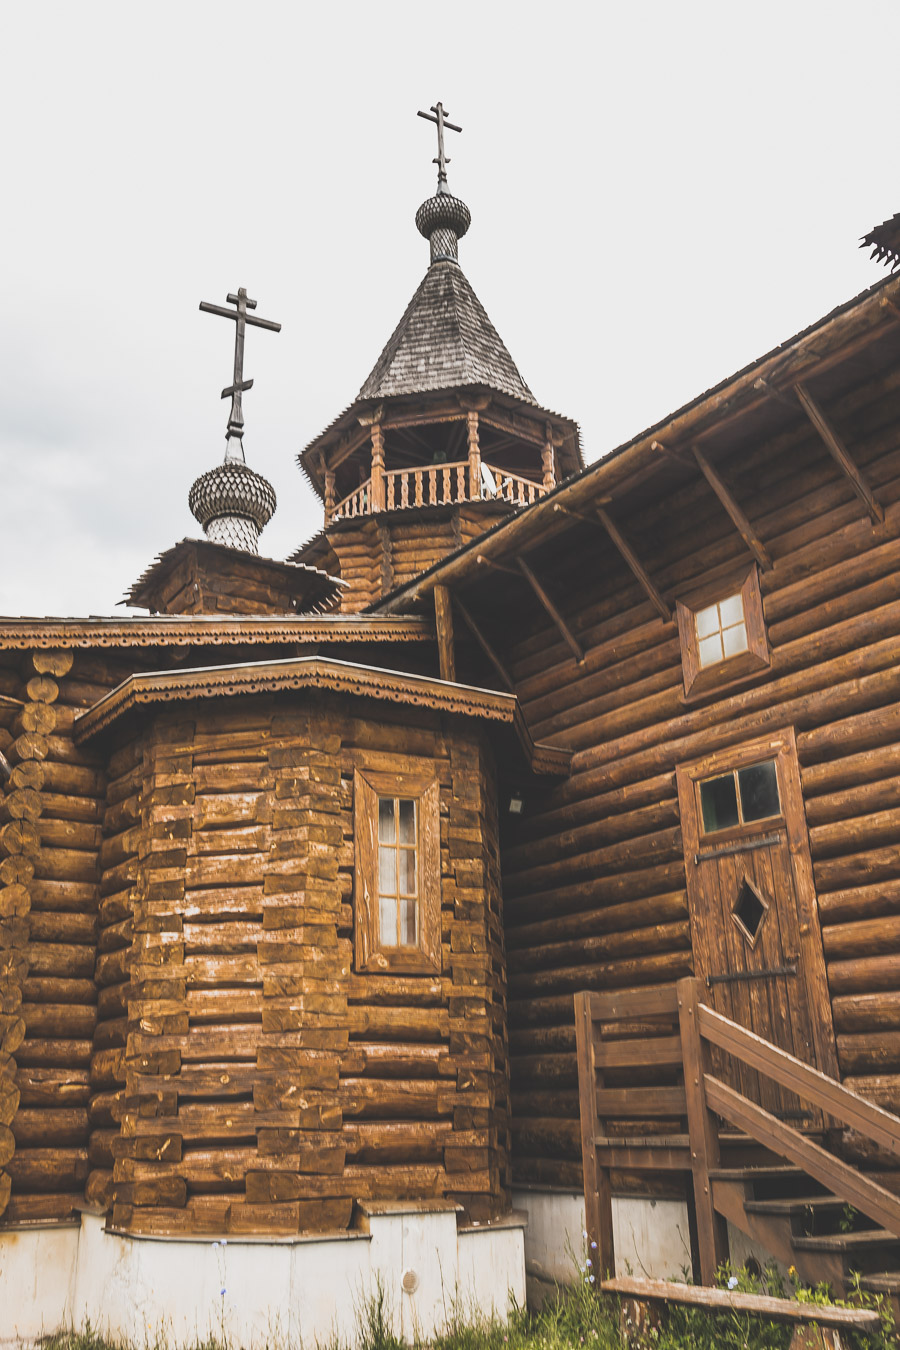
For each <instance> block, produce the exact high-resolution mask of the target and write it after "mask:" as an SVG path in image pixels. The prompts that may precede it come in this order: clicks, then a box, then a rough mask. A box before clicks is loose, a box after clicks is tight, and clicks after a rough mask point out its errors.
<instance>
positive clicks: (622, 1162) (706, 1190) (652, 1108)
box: [575, 978, 900, 1295]
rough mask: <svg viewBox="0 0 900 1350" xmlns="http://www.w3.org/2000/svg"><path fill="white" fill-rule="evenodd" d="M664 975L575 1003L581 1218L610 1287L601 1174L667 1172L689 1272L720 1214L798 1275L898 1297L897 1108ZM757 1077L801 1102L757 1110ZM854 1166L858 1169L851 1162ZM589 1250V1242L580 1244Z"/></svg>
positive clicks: (718, 1245) (607, 1185)
mask: <svg viewBox="0 0 900 1350" xmlns="http://www.w3.org/2000/svg"><path fill="white" fill-rule="evenodd" d="M704 994H705V986H704V985H703V984H702V983H701V982H700V981H699V980H696V979H693V978H688V979H683V980H679V981H678V983H677V984H672V985H661V986H658V987H657V988H655V989H644V990H641V991H639V992H629V993H609V994H591V993H583V994H576V996H575V1025H576V1039H577V1052H578V1081H579V1099H580V1111H581V1136H582V1153H583V1163H584V1187H585V1215H586V1227H587V1231H588V1234H589V1241H590V1242H591V1244H592V1250H593V1251H595V1252H596V1256H597V1261H596V1263H595V1264H596V1265H597V1267H598V1268H599V1274H600V1275H601V1277H602V1279H603V1280H605V1281H610V1280H613V1279H614V1277H615V1274H616V1270H615V1244H614V1239H613V1223H612V1194H613V1182H612V1180H611V1178H612V1176H613V1175H614V1174H615V1173H617V1172H629V1173H633V1172H642V1171H645V1172H651V1173H657V1174H665V1173H669V1174H671V1173H681V1174H683V1177H684V1182H685V1192H686V1195H687V1196H688V1199H689V1203H690V1200H691V1199H692V1200H693V1211H694V1217H695V1233H694V1239H695V1242H694V1245H695V1279H696V1280H697V1282H698V1283H700V1284H703V1285H707V1286H710V1285H712V1284H713V1283H714V1281H715V1273H716V1269H717V1268H718V1266H719V1265H721V1264H722V1262H724V1261H725V1260H727V1259H728V1254H729V1251H728V1231H727V1224H726V1220H727V1221H730V1222H731V1223H732V1224H733V1225H734V1226H735V1227H736V1228H738V1229H740V1230H741V1231H742V1232H744V1233H745V1234H747V1235H748V1236H749V1237H750V1238H751V1239H754V1240H755V1241H756V1242H758V1243H759V1245H760V1246H761V1247H762V1248H764V1249H765V1250H766V1251H768V1252H769V1253H771V1255H772V1256H774V1257H776V1258H777V1259H778V1260H780V1261H782V1262H783V1263H784V1264H786V1265H792V1266H794V1267H796V1269H797V1271H798V1273H799V1275H800V1276H801V1278H802V1279H804V1280H807V1281H809V1282H818V1281H819V1280H823V1279H824V1280H827V1281H829V1282H830V1283H831V1285H832V1287H833V1288H834V1289H835V1292H836V1293H842V1292H843V1290H844V1286H845V1282H846V1279H847V1276H848V1274H849V1272H850V1271H851V1270H853V1271H859V1272H861V1274H862V1284H863V1287H864V1288H866V1287H867V1288H869V1289H872V1290H874V1291H880V1292H884V1293H888V1294H891V1295H895V1294H896V1293H897V1291H898V1290H900V1195H898V1194H897V1193H896V1192H897V1191H900V1171H897V1170H895V1165H894V1163H893V1159H896V1158H897V1157H898V1156H900V1117H897V1116H895V1115H893V1114H891V1113H890V1112H888V1111H885V1110H882V1108H881V1107H879V1106H876V1105H875V1104H874V1103H872V1102H870V1101H868V1100H867V1099H865V1098H863V1097H861V1096H859V1095H858V1094H857V1093H855V1092H852V1091H850V1090H849V1089H848V1088H846V1087H844V1086H843V1085H842V1084H841V1083H839V1082H837V1081H836V1080H835V1079H834V1078H831V1077H829V1076H828V1075H827V1074H823V1073H821V1072H820V1071H819V1070H818V1069H815V1068H813V1067H811V1066H810V1065H808V1064H806V1063H803V1062H802V1061H801V1060H799V1059H796V1058H795V1057H794V1056H792V1055H790V1054H788V1053H786V1052H785V1051H784V1050H780V1049H778V1047H777V1046H775V1045H773V1044H772V1043H771V1042H769V1041H766V1040H763V1039H762V1038H761V1037H760V1036H757V1035H756V1034H754V1033H753V1032H751V1031H748V1030H746V1029H745V1028H744V1027H742V1026H739V1025H738V1024H737V1023H736V1022H733V1021H731V1020H730V1019H729V1018H727V1017H724V1016H723V1015H722V1014H721V1013H719V1012H716V1011H715V1010H714V1009H713V1008H712V1007H710V1006H709V1005H708V1003H707V1002H705V1001H704ZM760 1077H762V1078H764V1079H768V1080H770V1081H771V1082H773V1083H775V1084H778V1085H779V1086H781V1087H783V1088H786V1089H788V1090H789V1091H790V1092H791V1093H793V1094H796V1096H797V1097H798V1098H799V1099H800V1100H801V1101H802V1103H803V1104H804V1107H805V1108H808V1115H807V1116H806V1118H805V1120H806V1123H805V1124H804V1125H803V1126H800V1125H799V1124H792V1123H791V1121H790V1120H789V1119H781V1118H779V1117H778V1116H777V1115H774V1114H772V1113H771V1112H769V1111H767V1110H765V1109H764V1108H763V1107H762V1106H760V1105H759V1103H758V1101H756V1100H754V1097H755V1096H756V1095H758V1093H757V1089H756V1085H757V1084H758V1082H759V1079H760ZM851 1158H852V1159H856V1160H859V1159H862V1158H864V1159H865V1166H864V1168H863V1167H862V1166H859V1165H856V1164H855V1163H854V1161H851V1160H850V1159H851ZM593 1244H596V1247H594V1246H593Z"/></svg>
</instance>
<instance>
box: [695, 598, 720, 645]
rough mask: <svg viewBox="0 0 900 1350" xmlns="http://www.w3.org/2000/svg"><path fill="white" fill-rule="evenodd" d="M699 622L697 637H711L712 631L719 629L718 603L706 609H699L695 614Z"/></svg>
mask: <svg viewBox="0 0 900 1350" xmlns="http://www.w3.org/2000/svg"><path fill="white" fill-rule="evenodd" d="M694 620H695V622H696V624H697V637H698V638H705V637H709V635H710V633H717V632H718V631H719V607H718V605H708V606H707V607H706V609H698V610H697V613H696V614H695V615H694Z"/></svg>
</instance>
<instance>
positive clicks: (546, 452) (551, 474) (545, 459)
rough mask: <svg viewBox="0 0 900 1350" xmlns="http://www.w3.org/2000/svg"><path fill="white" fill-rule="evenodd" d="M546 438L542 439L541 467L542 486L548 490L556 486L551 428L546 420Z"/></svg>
mask: <svg viewBox="0 0 900 1350" xmlns="http://www.w3.org/2000/svg"><path fill="white" fill-rule="evenodd" d="M545 435H546V437H547V439H546V440H545V441H544V448H543V450H542V451H541V468H542V469H543V470H544V487H545V488H546V489H547V491H548V492H549V490H550V488H552V487H556V468H555V459H554V455H553V428H552V427H551V426H550V423H549V422H548V423H547V425H546V429H545Z"/></svg>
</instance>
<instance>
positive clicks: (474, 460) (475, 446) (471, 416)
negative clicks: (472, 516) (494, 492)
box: [466, 412, 481, 502]
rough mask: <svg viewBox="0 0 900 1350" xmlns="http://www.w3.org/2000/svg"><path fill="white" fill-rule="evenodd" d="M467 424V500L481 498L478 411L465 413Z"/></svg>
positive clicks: (473, 500)
mask: <svg viewBox="0 0 900 1350" xmlns="http://www.w3.org/2000/svg"><path fill="white" fill-rule="evenodd" d="M466 421H467V422H468V425H469V501H470V502H477V501H480V500H481V445H480V443H479V440H478V413H477V412H468V413H466Z"/></svg>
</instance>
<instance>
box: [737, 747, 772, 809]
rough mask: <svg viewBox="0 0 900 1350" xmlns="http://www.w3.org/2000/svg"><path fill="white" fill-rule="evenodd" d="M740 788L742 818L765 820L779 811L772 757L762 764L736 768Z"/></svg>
mask: <svg viewBox="0 0 900 1350" xmlns="http://www.w3.org/2000/svg"><path fill="white" fill-rule="evenodd" d="M738 782H739V784H740V788H741V810H742V812H743V816H744V820H765V819H766V817H767V816H777V815H778V814H779V813H780V811H781V804H780V802H779V800H778V775H777V773H776V772H775V761H774V759H770V760H767V761H766V762H765V763H764V764H750V765H748V767H747V768H746V769H738Z"/></svg>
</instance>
